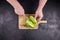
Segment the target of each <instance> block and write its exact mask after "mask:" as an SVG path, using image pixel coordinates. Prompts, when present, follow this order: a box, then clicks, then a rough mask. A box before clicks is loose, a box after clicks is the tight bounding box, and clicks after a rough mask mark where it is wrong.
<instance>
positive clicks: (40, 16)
mask: <svg viewBox="0 0 60 40" xmlns="http://www.w3.org/2000/svg"><path fill="white" fill-rule="evenodd" d="M37 18H38V19H37ZM42 18H43V13H42V10H37V11H36V13H35V19H37V20H38V22H40V21H41V19H42Z"/></svg>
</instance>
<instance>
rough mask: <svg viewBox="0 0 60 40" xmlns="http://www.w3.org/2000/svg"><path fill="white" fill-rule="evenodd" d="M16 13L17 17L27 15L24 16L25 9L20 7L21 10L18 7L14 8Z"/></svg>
mask: <svg viewBox="0 0 60 40" xmlns="http://www.w3.org/2000/svg"><path fill="white" fill-rule="evenodd" d="M14 11H15V13H16V14H17V15H19V16H23V15H25V14H24V9H23V7H22V6H20V7H19V8H18V7H16V8H14Z"/></svg>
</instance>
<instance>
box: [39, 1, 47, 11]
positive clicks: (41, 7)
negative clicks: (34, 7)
mask: <svg viewBox="0 0 60 40" xmlns="http://www.w3.org/2000/svg"><path fill="white" fill-rule="evenodd" d="M46 2H47V0H40V1H39V6H38V9H39V10H42V9H43V7H44V6H45V4H46Z"/></svg>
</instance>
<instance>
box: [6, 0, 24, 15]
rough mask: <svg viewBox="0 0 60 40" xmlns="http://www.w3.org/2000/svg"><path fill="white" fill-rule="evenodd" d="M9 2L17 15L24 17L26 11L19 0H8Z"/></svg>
mask: <svg viewBox="0 0 60 40" xmlns="http://www.w3.org/2000/svg"><path fill="white" fill-rule="evenodd" d="M7 2H8V3H10V4H11V5H12V6H13V8H14V11H15V13H16V14H18V15H24V9H23V7H22V6H21V4H20V3H19V2H18V1H17V0H7Z"/></svg>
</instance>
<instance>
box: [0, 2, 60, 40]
mask: <svg viewBox="0 0 60 40" xmlns="http://www.w3.org/2000/svg"><path fill="white" fill-rule="evenodd" d="M59 4H60V3H59V1H58V2H57V1H48V2H47V4H46V6H45V7H44V10H43V14H44V17H43V19H45V20H47V21H48V23H47V24H40V25H39V29H37V30H19V29H18V20H17V19H18V18H17V15H16V14H15V13H14V10H13V8H12V6H11V5H8V4H7V3H6V4H5V3H3V4H1V5H0V40H60V5H59Z"/></svg>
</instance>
